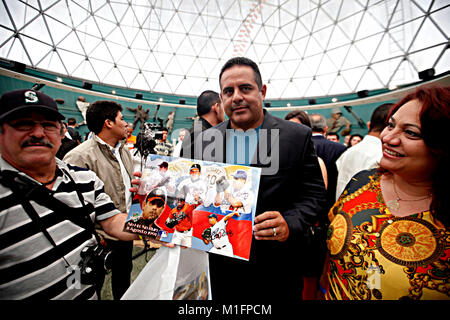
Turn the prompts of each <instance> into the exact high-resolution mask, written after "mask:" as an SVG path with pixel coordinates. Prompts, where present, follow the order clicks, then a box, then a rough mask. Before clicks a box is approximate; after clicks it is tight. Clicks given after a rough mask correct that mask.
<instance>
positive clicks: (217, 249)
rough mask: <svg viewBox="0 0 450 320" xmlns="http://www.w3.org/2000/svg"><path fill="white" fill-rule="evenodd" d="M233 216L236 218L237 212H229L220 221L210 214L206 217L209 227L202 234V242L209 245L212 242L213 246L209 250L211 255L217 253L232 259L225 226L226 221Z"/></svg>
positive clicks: (213, 214) (231, 250)
mask: <svg viewBox="0 0 450 320" xmlns="http://www.w3.org/2000/svg"><path fill="white" fill-rule="evenodd" d="M233 216H238V217H239V213H238V212H231V213H229V214H227V215H226V216H225V217H224V218H223V219H222V220H220V221H217V215H216V214H215V213H212V214H210V215H209V216H208V221H209V224H210V225H211V227H209V228H206V229H205V230H203V232H202V238H203V242H204V243H205V244H209V243H210V242H212V244H213V246H212V248H211V249H210V250H209V252H212V253H218V254H221V255H225V256H230V257H233V256H234V253H233V246H232V245H231V243H230V240H229V239H228V234H227V229H226V228H227V224H228V220H229V219H230V218H232V217H233Z"/></svg>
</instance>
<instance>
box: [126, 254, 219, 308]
mask: <svg viewBox="0 0 450 320" xmlns="http://www.w3.org/2000/svg"><path fill="white" fill-rule="evenodd" d="M207 299H211V290H210V280H209V262H208V254H207V253H205V252H203V251H199V250H194V249H189V248H187V249H181V247H179V246H175V248H167V247H161V248H160V249H158V251H157V252H156V253H155V255H154V256H153V257H152V258H151V260H150V262H149V263H147V265H146V266H145V267H144V269H142V271H141V273H140V274H139V276H138V277H137V278H136V280H135V281H134V282H133V283H132V284H131V286H130V287H129V288H128V290H127V291H126V292H125V294H124V295H123V296H122V300H207Z"/></svg>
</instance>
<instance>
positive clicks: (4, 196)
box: [0, 57, 450, 303]
mask: <svg viewBox="0 0 450 320" xmlns="http://www.w3.org/2000/svg"><path fill="white" fill-rule="evenodd" d="M219 84H220V92H219V93H217V92H214V91H211V90H207V91H205V92H203V93H202V94H201V95H200V96H199V97H198V104H197V114H198V116H199V120H198V121H196V122H195V123H194V125H193V127H192V128H191V129H187V128H186V129H182V130H180V134H179V140H178V142H177V143H176V145H175V146H174V145H172V144H171V143H170V142H168V141H167V135H168V133H170V131H171V130H172V128H173V121H174V118H173V114H171V117H172V118H171V119H170V121H171V122H170V129H166V128H163V129H160V131H161V136H160V137H159V136H158V139H156V140H157V141H156V142H155V144H154V146H153V150H151V151H150V152H151V153H156V154H160V155H165V156H177V157H178V156H180V157H185V158H190V159H198V160H207V161H216V162H224V163H229V164H237V165H248V166H255V167H259V168H261V179H260V184H259V192H258V194H257V207H256V212H255V220H254V225H253V242H252V246H251V253H250V259H249V261H243V260H239V259H233V258H230V257H227V256H224V255H217V254H209V266H210V269H209V270H210V279H211V291H212V297H213V299H215V300H217V301H227V299H229V298H230V297H232V298H233V299H238V300H239V301H246V303H247V302H249V301H252V302H257V301H271V300H274V301H279V300H280V299H284V300H285V301H291V300H301V299H310V300H314V299H328V300H381V299H394V300H395V299H413V300H419V299H449V296H450V290H449V288H450V284H449V278H450V277H449V276H450V264H449V257H450V234H449V229H448V228H449V214H448V212H449V209H450V200H449V197H448V195H447V193H448V192H447V190H448V188H447V185H446V184H447V182H448V181H449V179H450V177H449V172H450V169H449V166H448V163H449V143H448V141H447V139H446V128H447V126H448V125H449V124H450V87H438V86H426V85H424V86H420V87H418V88H417V89H416V90H414V91H412V92H410V93H408V94H407V95H406V96H405V97H404V98H402V99H401V100H400V101H399V102H397V103H394V104H383V105H380V106H379V107H377V108H376V109H375V110H374V111H373V113H372V116H371V119H370V122H369V123H368V127H369V132H368V134H367V135H365V136H361V135H358V134H353V135H350V132H351V123H349V121H348V120H347V119H345V118H344V117H342V113H341V112H340V110H339V108H337V109H333V111H332V117H331V118H330V119H326V118H325V117H324V116H323V115H321V114H319V113H312V114H308V113H306V112H304V111H293V112H290V113H289V114H287V115H286V117H285V119H280V118H278V117H275V116H273V115H271V113H270V112H269V111H268V110H266V109H264V108H263V101H264V99H265V96H266V92H267V90H269V89H270V88H268V87H267V86H266V85H265V84H264V82H263V79H262V77H261V73H260V71H259V67H258V65H257V64H256V63H255V62H253V61H252V60H250V59H247V58H243V57H235V58H232V59H230V60H228V61H227V62H226V63H225V64H224V65H223V67H222V69H221V72H220V75H219ZM140 107H141V106H140ZM122 111H123V107H122V106H121V105H120V104H119V103H117V102H113V101H96V102H94V103H91V104H89V106H88V107H87V110H86V117H85V120H86V124H87V126H88V128H89V130H90V136H89V139H86V140H85V141H84V142H81V140H82V139H81V137H80V136H79V134H78V135H77V132H76V129H75V128H74V127H75V126H76V122H75V124H74V119H67V124H66V123H65V122H64V121H63V120H64V119H65V117H64V116H63V115H62V114H61V113H60V112H59V110H58V107H57V104H56V103H55V101H54V99H53V98H52V97H49V96H48V95H46V94H44V93H42V92H39V91H34V90H32V89H20V90H14V91H10V92H6V93H4V94H3V95H2V96H1V98H0V147H1V158H0V169H1V171H0V202H1V206H0V239H1V240H0V275H1V276H0V299H95V298H100V289H101V287H102V284H103V278H104V272H103V271H102V270H101V269H102V268H98V265H97V264H98V263H99V262H98V261H100V264H101V263H104V262H105V261H106V254H105V252H106V249H108V252H109V251H111V257H112V262H111V265H110V267H111V270H112V290H113V296H114V299H120V298H121V297H122V295H123V294H124V293H125V292H126V290H127V289H128V287H129V286H130V274H131V270H132V254H131V252H132V247H133V241H134V240H137V239H139V237H138V236H137V235H135V234H132V233H127V232H124V231H123V228H124V225H125V219H126V214H127V212H128V210H129V208H130V205H131V202H132V195H133V193H135V192H137V191H138V189H139V185H140V179H139V178H140V177H141V174H142V173H141V172H140V169H142V166H139V163H140V159H141V158H142V157H143V156H144V154H146V153H147V152H148V150H144V149H143V148H142V139H143V137H142V134H141V133H140V134H138V135H137V136H134V135H133V131H134V128H135V126H136V125H137V122H139V121H141V124H140V128H141V129H142V128H144V129H145V123H146V121H147V120H148V114H147V113H146V112H145V111H144V110H143V109H142V107H141V108H139V109H136V110H135V111H136V112H137V111H139V112H140V114H137V115H136V118H135V121H134V123H127V122H126V121H124V119H123V115H122ZM225 115H226V116H227V119H226V118H225ZM141 132H142V131H141ZM242 132H244V133H245V136H246V137H248V139H247V138H246V139H240V137H241V136H242ZM339 132H340V133H339ZM344 136H348V142H345V144H343V143H341V142H340V138H341V137H344ZM211 137H214V139H211ZM180 205H181V204H180ZM213 218H214V217H211V219H212V220H213ZM152 241H156V240H152Z"/></svg>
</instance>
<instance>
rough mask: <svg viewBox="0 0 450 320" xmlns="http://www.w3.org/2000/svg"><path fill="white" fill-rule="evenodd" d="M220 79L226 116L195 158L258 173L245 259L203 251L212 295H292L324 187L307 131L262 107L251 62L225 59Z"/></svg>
mask: <svg viewBox="0 0 450 320" xmlns="http://www.w3.org/2000/svg"><path fill="white" fill-rule="evenodd" d="M219 81H220V88H221V92H220V97H221V100H222V104H223V106H224V109H225V113H226V114H227V116H228V117H229V120H227V121H225V122H222V123H220V124H219V125H217V126H215V127H213V128H210V129H208V130H206V131H204V132H203V133H202V134H201V135H200V136H199V139H197V141H196V142H199V143H201V144H202V146H201V151H202V152H201V154H197V153H196V157H197V158H202V159H203V160H209V161H217V162H227V163H235V164H245V165H251V166H255V167H260V168H261V169H262V176H261V180H260V185H259V193H258V202H257V208H256V218H255V224H254V228H253V232H254V238H255V240H256V241H253V244H252V248H251V253H250V259H249V261H248V262H247V261H242V260H238V259H233V258H229V257H225V256H221V255H215V254H210V256H209V261H210V274H211V289H212V297H213V299H219V300H223V299H230V298H232V299H238V300H240V301H247V302H248V301H274V300H275V299H277V300H278V299H284V300H286V299H289V300H293V299H294V300H299V299H301V292H302V272H301V269H302V265H305V264H307V263H308V258H307V257H301V256H298V253H299V252H300V248H301V247H302V245H303V234H304V232H305V230H306V229H307V228H308V227H309V226H310V225H311V223H313V222H314V221H315V219H316V214H317V212H318V211H319V210H320V208H321V206H322V205H323V199H324V192H325V187H324V183H323V179H322V175H321V171H320V168H319V165H318V161H317V156H316V153H315V151H314V145H313V143H312V140H311V130H310V129H309V128H307V127H306V126H299V125H298V124H296V123H292V122H289V121H286V120H282V119H279V118H276V117H274V116H272V115H271V114H270V113H269V112H267V111H266V110H264V109H263V101H264V98H265V95H266V90H267V88H266V86H265V85H263V84H262V80H261V74H260V72H259V68H258V66H257V65H256V64H255V63H254V62H253V61H251V60H249V59H247V58H241V57H237V58H232V59H230V60H229V61H228V62H227V63H225V65H224V66H223V67H222V71H221V73H220V77H219ZM242 135H245V136H246V137H244V138H243V139H241V138H242Z"/></svg>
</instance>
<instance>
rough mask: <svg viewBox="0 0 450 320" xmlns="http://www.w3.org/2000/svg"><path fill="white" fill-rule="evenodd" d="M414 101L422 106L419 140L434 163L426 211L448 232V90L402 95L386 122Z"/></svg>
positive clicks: (425, 88)
mask: <svg viewBox="0 0 450 320" xmlns="http://www.w3.org/2000/svg"><path fill="white" fill-rule="evenodd" d="M416 99H417V100H418V101H419V102H420V103H421V104H422V110H421V111H420V115H419V118H420V125H421V135H422V139H423V141H424V143H425V145H426V146H427V147H428V149H429V150H430V152H431V154H432V155H433V156H434V157H435V158H436V159H437V166H436V168H435V171H434V173H433V175H432V179H433V181H432V192H433V200H432V202H431V208H430V210H431V213H432V214H433V216H434V217H435V218H436V219H438V220H439V221H440V222H442V223H443V224H444V225H445V227H446V228H448V226H449V217H450V214H449V213H450V197H449V195H448V183H449V181H450V166H449V164H450V156H449V155H450V143H449V141H448V137H447V134H448V128H449V127H450V87H438V86H426V85H425V86H421V87H419V88H417V89H416V91H415V92H413V93H410V94H408V95H406V96H405V97H404V98H403V99H401V100H400V101H399V102H398V103H397V104H395V105H394V107H392V109H391V111H390V113H389V116H388V119H390V118H391V117H392V115H393V114H394V113H395V112H397V110H398V109H399V108H400V107H401V106H403V105H404V104H405V103H407V102H409V101H411V100H416Z"/></svg>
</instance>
